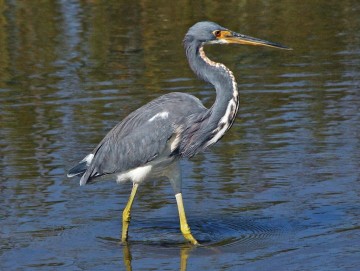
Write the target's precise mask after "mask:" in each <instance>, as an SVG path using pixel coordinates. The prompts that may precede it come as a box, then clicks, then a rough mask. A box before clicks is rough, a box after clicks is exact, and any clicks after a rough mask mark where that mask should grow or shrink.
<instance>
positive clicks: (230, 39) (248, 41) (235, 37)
mask: <svg viewBox="0 0 360 271" xmlns="http://www.w3.org/2000/svg"><path fill="white" fill-rule="evenodd" d="M221 32H222V33H221V36H219V37H218V39H219V40H223V41H224V42H226V43H236V44H244V45H254V46H267V47H273V48H278V49H285V50H292V48H290V47H287V46H285V45H282V44H280V43H275V42H271V41H267V40H261V39H258V38H253V37H250V36H246V35H243V34H239V33H236V32H232V31H221Z"/></svg>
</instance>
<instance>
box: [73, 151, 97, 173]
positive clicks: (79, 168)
mask: <svg viewBox="0 0 360 271" xmlns="http://www.w3.org/2000/svg"><path fill="white" fill-rule="evenodd" d="M93 158H94V155H93V154H92V153H90V154H89V155H87V156H86V157H85V158H84V159H83V160H81V161H80V162H79V164H77V165H76V166H74V167H73V168H71V169H70V170H69V172H68V174H67V176H68V177H69V178H71V177H74V176H78V175H83V174H84V173H85V172H86V170H87V168H88V167H89V165H90V163H91V160H92V159H93Z"/></svg>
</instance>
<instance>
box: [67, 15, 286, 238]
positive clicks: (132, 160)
mask: <svg viewBox="0 0 360 271" xmlns="http://www.w3.org/2000/svg"><path fill="white" fill-rule="evenodd" d="M227 43H238V44H249V45H263V46H269V47H275V48H282V49H288V48H287V47H285V46H283V45H280V44H277V43H272V42H268V41H264V40H259V39H256V38H252V37H249V36H245V35H241V34H238V33H235V32H232V31H230V30H228V29H226V28H223V27H221V26H219V25H218V24H216V23H213V22H199V23H197V24H195V25H194V26H192V27H191V28H190V29H189V30H188V32H187V34H186V35H185V38H184V47H185V51H186V56H187V59H188V61H189V64H190V67H191V69H192V70H193V71H194V72H195V74H196V75H197V76H198V77H199V78H201V79H203V80H205V81H206V82H209V83H211V84H212V85H213V86H214V87H215V90H216V99H215V102H214V104H213V106H212V107H211V108H209V109H208V108H206V107H205V106H204V105H203V104H202V103H201V102H200V100H199V99H197V98H196V97H194V96H192V95H189V94H185V93H177V92H174V93H169V94H166V95H163V96H161V97H159V98H157V99H155V100H153V101H151V102H150V103H148V104H146V105H144V106H142V107H141V108H139V109H137V110H136V111H134V112H132V113H131V114H130V115H128V116H127V117H126V118H125V119H124V120H123V121H121V122H120V123H118V124H117V125H116V126H115V127H114V128H113V129H112V130H111V131H110V132H109V133H108V134H107V135H106V136H105V138H104V139H103V140H102V141H101V142H100V144H99V145H98V146H97V147H96V148H95V149H94V150H93V151H92V152H91V153H90V154H89V155H87V156H86V157H85V158H84V159H83V160H82V161H81V162H80V163H79V164H78V165H76V166H75V167H73V168H72V169H71V170H70V171H69V173H68V176H69V177H73V176H76V175H81V179H80V185H84V184H86V183H88V182H91V181H92V180H94V179H95V178H97V177H100V176H103V175H107V174H116V176H117V181H118V182H121V181H125V180H130V181H132V182H133V185H134V186H133V192H132V194H131V197H130V200H129V202H128V205H127V206H126V208H125V210H124V213H123V234H122V240H123V241H126V240H127V228H128V224H129V221H130V208H131V205H132V201H133V198H134V196H135V193H136V189H137V186H138V184H139V183H141V182H142V181H144V180H146V179H148V178H150V177H167V178H169V180H170V182H171V184H172V186H173V188H174V191H175V194H176V200H177V203H178V207H179V215H180V225H181V231H182V233H183V234H184V236H185V238H186V239H187V240H189V241H190V242H191V243H193V244H197V241H196V240H195V238H194V237H193V236H192V235H191V233H190V229H189V227H188V225H187V222H186V217H185V212H184V209H183V203H182V197H181V172H180V167H179V164H178V163H179V159H181V158H189V157H192V156H194V155H195V154H196V153H198V152H200V151H203V150H204V149H206V148H207V147H209V146H211V145H213V144H214V143H216V142H217V141H218V140H219V139H220V138H221V137H222V136H223V135H224V133H225V132H226V131H227V130H228V129H229V128H230V127H231V125H232V123H233V121H234V119H235V117H236V113H237V111H238V108H239V95H238V89H237V84H236V81H235V77H234V75H233V73H232V72H231V71H230V70H229V69H228V68H226V67H225V66H224V65H223V64H220V63H216V62H213V61H212V60H210V59H208V58H207V56H206V55H205V53H204V49H203V46H204V45H206V44H227Z"/></svg>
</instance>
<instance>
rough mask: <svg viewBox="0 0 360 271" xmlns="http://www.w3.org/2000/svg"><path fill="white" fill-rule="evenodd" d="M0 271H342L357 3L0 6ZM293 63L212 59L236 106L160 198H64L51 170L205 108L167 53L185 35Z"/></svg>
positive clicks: (353, 167)
mask: <svg viewBox="0 0 360 271" xmlns="http://www.w3.org/2000/svg"><path fill="white" fill-rule="evenodd" d="M0 10H1V15H0V25H1V27H0V99H1V104H0V110H1V115H0V127H1V130H0V131H1V136H0V146H1V150H2V155H1V156H0V170H1V182H0V203H1V209H0V220H1V227H0V238H1V242H0V269H1V270H64V269H65V270H131V269H132V270H188V271H189V270H206V269H207V270H326V271H328V270H357V269H358V266H359V264H360V245H359V244H360V211H359V210H360V186H359V182H360V176H359V166H360V151H359V150H360V128H359V127H360V110H359V108H360V54H359V53H360V45H359V44H360V42H359V41H360V34H359V31H358V29H359V28H360V19H359V18H360V17H359V16H358V14H359V12H360V4H359V3H357V2H356V1H349V2H338V1H317V2H316V4H314V3H312V2H308V3H307V2H306V1H303V2H301V3H290V2H287V1H285V2H279V1H267V2H266V3H263V2H260V1H251V2H250V1H229V2H228V3H220V2H219V3H211V2H196V3H189V2H188V1H184V2H183V1H180V2H179V4H178V6H177V8H176V9H174V8H173V5H170V4H167V3H154V1H145V2H144V1H141V2H138V1H132V3H128V2H125V1H105V2H99V3H98V2H97V1H65V0H63V1H42V2H41V4H36V5H35V4H33V3H27V2H26V1H23V2H16V1H7V2H0ZM204 19H208V20H213V21H217V22H219V23H220V24H222V25H224V26H226V27H229V28H231V29H233V30H235V31H238V32H241V33H244V34H248V35H252V36H256V37H259V38H264V39H269V40H272V41H276V42H282V43H284V44H285V45H288V46H290V47H293V48H294V50H293V51H281V50H275V49H270V48H246V47H237V46H217V47H215V46H214V47H211V48H206V52H207V54H208V56H209V57H210V58H212V59H214V60H216V61H221V62H223V63H225V64H226V65H227V66H228V67H229V68H230V69H231V70H232V71H233V72H234V75H235V76H236V78H237V79H238V82H239V89H240V97H241V107H240V111H239V114H238V119H237V120H236V121H235V124H234V126H233V128H232V129H231V130H230V131H229V132H228V133H227V135H226V136H225V137H224V138H223V139H222V140H221V141H220V142H219V143H218V144H216V146H214V147H213V148H211V149H210V150H208V151H206V152H205V153H203V154H200V155H198V156H196V157H195V158H193V159H191V160H186V161H183V162H182V168H183V177H184V180H183V182H184V187H183V195H184V202H185V208H186V212H187V216H188V221H189V224H190V226H191V229H192V232H193V234H194V236H195V237H196V238H197V239H198V240H199V241H200V242H201V244H202V246H200V247H195V248H194V247H191V246H189V245H188V244H186V242H185V241H184V239H183V237H182V236H181V234H180V232H179V225H178V217H177V207H176V203H175V198H174V196H173V192H172V189H171V186H170V185H169V184H168V182H167V181H165V180H156V181H154V182H153V181H151V182H148V183H146V184H144V185H142V186H141V187H140V189H139V192H138V195H137V197H136V201H135V203H134V207H133V212H132V219H133V220H132V222H131V225H130V233H129V234H130V236H129V238H130V240H129V244H128V245H122V244H120V242H119V234H120V227H121V212H122V209H123V208H124V206H125V204H126V201H127V199H128V196H129V193H130V189H131V184H129V183H126V184H121V185H116V184H115V183H114V182H113V181H112V180H111V179H110V180H107V181H102V182H98V183H95V184H93V185H88V186H84V187H79V185H78V180H77V179H70V180H69V179H67V178H66V177H65V174H66V171H67V170H68V169H69V168H70V167H71V166H72V165H73V164H74V163H77V162H78V160H80V159H82V158H83V157H84V156H85V155H86V154H87V153H88V152H89V151H91V150H92V148H94V147H95V145H96V144H97V143H98V142H99V141H100V140H101V139H102V137H103V136H104V135H105V134H106V132H107V131H108V130H109V129H111V127H112V126H113V125H115V124H116V123H117V121H119V120H121V119H122V118H123V117H125V116H126V115H127V114H129V113H130V112H131V111H133V110H135V109H136V108H138V107H139V106H141V105H142V104H144V103H146V102H148V101H150V100H151V99H153V98H155V97H158V96H159V95H162V94H165V93H168V92H171V91H184V92H187V93H191V94H193V95H196V96H197V97H199V98H200V99H202V101H203V102H204V103H205V104H206V105H208V106H209V105H211V103H212V101H213V98H214V91H213V89H212V87H211V86H208V85H206V84H204V83H202V82H201V81H199V80H197V79H196V78H195V76H194V75H193V74H192V72H191V71H190V69H189V68H188V64H187V62H186V60H185V57H184V52H183V49H182V45H181V40H182V38H183V35H184V33H185V32H186V30H187V28H188V27H189V26H190V25H192V24H193V23H194V22H196V21H199V20H204Z"/></svg>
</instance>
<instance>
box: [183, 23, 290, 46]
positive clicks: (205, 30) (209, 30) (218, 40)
mask: <svg viewBox="0 0 360 271" xmlns="http://www.w3.org/2000/svg"><path fill="white" fill-rule="evenodd" d="M185 42H187V43H200V44H231V43H234V44H243V45H256V46H267V47H274V48H279V49H287V50H290V49H291V48H289V47H286V46H284V45H282V44H279V43H275V42H271V41H266V40H261V39H257V38H253V37H250V36H246V35H243V34H239V33H236V32H234V31H231V30H229V29H226V28H224V27H222V26H220V25H218V24H216V23H213V22H198V23H196V24H194V25H193V26H192V27H190V29H189V31H188V32H187V33H186V36H185Z"/></svg>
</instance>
